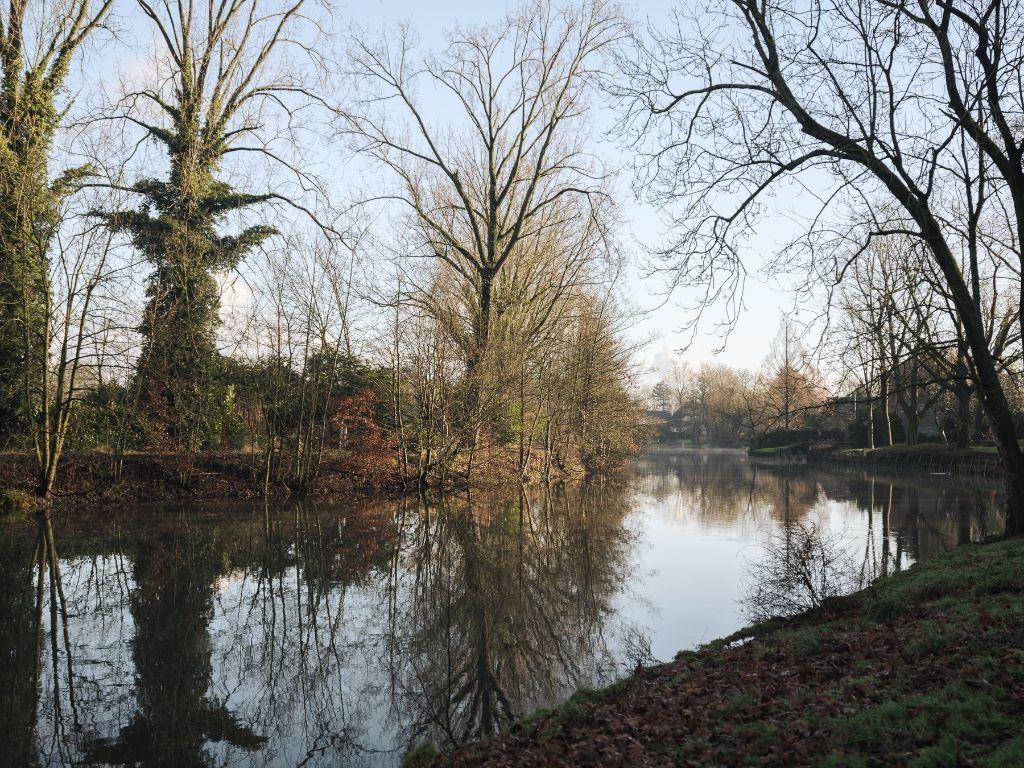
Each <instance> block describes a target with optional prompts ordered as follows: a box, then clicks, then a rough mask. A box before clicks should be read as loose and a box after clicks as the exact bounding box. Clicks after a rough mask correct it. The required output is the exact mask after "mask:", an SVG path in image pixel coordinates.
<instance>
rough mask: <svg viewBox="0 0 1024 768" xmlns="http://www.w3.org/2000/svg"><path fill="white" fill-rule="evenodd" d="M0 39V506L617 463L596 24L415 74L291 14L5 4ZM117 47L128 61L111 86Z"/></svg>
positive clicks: (585, 19)
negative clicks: (233, 483)
mask: <svg viewBox="0 0 1024 768" xmlns="http://www.w3.org/2000/svg"><path fill="white" fill-rule="evenodd" d="M538 10H539V11H541V12H537V11H538ZM118 14H123V15H118ZM2 21H3V24H2V29H0V77H2V94H0V125H2V135H0V360H2V366H0V409H2V411H0V450H2V451H4V454H3V457H4V458H3V464H4V467H3V470H4V471H3V478H2V483H3V484H6V485H8V486H10V487H12V488H13V489H15V490H12V491H11V492H10V493H9V494H8V501H9V502H10V503H12V504H14V503H19V504H20V503H21V502H22V501H24V498H23V497H24V494H25V493H28V494H30V495H33V496H35V497H38V498H40V499H47V498H49V497H51V496H52V495H54V493H55V490H57V489H59V491H60V495H62V496H66V495H68V494H72V495H74V494H76V493H81V492H82V490H83V489H82V488H80V487H76V484H77V483H78V482H79V481H80V480H81V476H82V474H83V473H85V474H86V475H89V476H93V477H99V478H101V480H100V482H101V483H114V484H116V483H118V482H119V481H121V480H122V479H123V477H124V473H125V472H135V473H136V474H138V472H139V471H140V470H139V462H140V457H143V458H145V457H149V458H150V459H153V460H159V461H158V463H157V464H153V463H152V462H150V464H147V465H146V466H148V467H149V469H148V470H146V471H149V472H159V473H162V474H165V475H167V474H170V475H171V476H173V479H174V481H175V482H176V483H177V484H178V485H180V486H181V487H182V488H184V489H187V488H189V487H190V486H194V485H195V484H196V483H197V482H201V480H202V478H203V477H205V476H208V475H209V474H211V472H220V473H225V472H226V473H227V474H232V475H234V476H238V477H244V478H246V479H247V485H248V486H249V487H250V488H257V489H259V490H260V491H262V492H264V493H278V492H287V493H302V492H306V491H310V490H312V489H315V487H316V486H317V483H318V482H320V481H321V480H322V478H323V477H324V476H325V475H327V474H329V475H332V476H334V477H335V478H336V479H337V478H338V477H342V476H344V477H348V478H350V479H351V480H352V483H353V484H355V485H356V486H359V487H362V488H377V487H396V486H398V485H402V486H409V485H413V486H420V487H423V486H451V485H460V484H461V485H465V484H469V483H472V482H475V481H476V479H477V478H479V477H480V476H481V475H483V476H487V477H491V478H493V477H495V476H501V477H511V478H517V479H518V478H522V479H530V478H534V479H536V478H548V479H550V478H561V477H571V476H577V475H581V474H583V473H586V472H594V471H603V470H605V469H607V468H609V467H611V466H614V465H617V464H619V463H621V462H622V461H623V459H624V458H625V457H626V456H627V455H628V454H630V453H631V452H633V451H635V450H636V448H637V446H638V444H639V439H640V435H641V429H642V428H641V426H640V422H641V419H640V418H639V414H640V412H641V408H642V403H641V400H640V398H639V396H638V390H637V386H636V382H635V373H636V371H635V366H634V363H633V361H632V350H631V349H630V347H629V342H628V341H627V339H626V337H625V335H624V328H625V322H626V321H627V319H628V312H627V309H628V308H627V306H626V304H625V301H624V298H623V295H622V291H621V288H620V283H621V280H620V276H621V275H622V274H623V269H624V255H623V249H622V246H621V244H620V243H619V242H618V240H617V238H616V234H615V232H616V230H617V216H618V211H617V207H616V203H615V199H614V196H613V194H612V189H611V185H612V174H611V172H610V170H609V169H607V168H605V166H604V164H603V163H602V162H601V161H600V160H599V159H598V158H597V157H596V156H595V155H594V154H593V152H592V143H591V137H592V135H593V133H594V131H593V128H592V126H593V123H594V119H593V116H592V114H591V113H592V111H593V108H594V105H595V103H596V94H597V89H598V84H599V83H598V80H599V75H601V74H602V73H603V72H605V71H607V62H608V61H609V59H610V50H609V49H610V47H611V46H612V44H613V43H616V42H617V41H619V40H620V39H621V36H622V34H623V31H624V26H623V21H622V19H621V17H620V16H619V15H618V13H615V12H611V11H610V9H608V8H605V7H604V6H603V5H600V4H592V5H586V4H585V5H579V6H573V7H567V8H564V9H563V8H556V7H555V6H553V5H552V6H548V5H538V6H536V7H532V6H531V7H524V8H522V9H518V10H515V11H513V12H511V13H510V14H509V15H508V16H507V17H506V18H505V19H504V20H502V21H500V22H499V23H497V24H495V25H493V26H490V27H487V28H484V29H479V30H470V31H455V32H453V33H452V34H451V35H450V37H449V40H448V43H447V46H446V47H444V48H443V49H442V50H438V51H435V52H432V53H430V52H423V51H420V50H418V49H417V48H416V46H415V45H414V43H413V41H412V39H411V36H409V35H407V34H405V33H402V34H399V35H398V36H397V37H385V36H382V37H380V38H376V37H374V36H373V35H371V34H369V33H364V32H363V31H359V30H354V31H352V32H351V34H338V33H336V32H329V31H328V28H329V27H330V26H331V22H332V17H331V15H330V14H325V12H324V11H323V9H321V8H319V7H317V8H314V7H313V5H312V4H311V3H307V2H305V0H248V1H247V2H233V1H231V0H220V1H219V2H215V3H200V2H195V1H194V0H187V1H186V2H183V3H178V4H174V5H170V4H159V3H157V4H154V3H150V2H148V0H137V2H136V1H133V2H126V3H124V4H122V6H120V7H118V8H117V9H115V3H114V2H113V0H102V1H100V0H73V1H72V2H69V3H62V4H58V5H46V6H42V5H38V7H37V4H36V3H34V2H33V1H32V0H20V2H15V3H13V4H12V5H11V6H10V10H9V11H7V12H6V13H5V14H4V15H3V19H2ZM122 27H124V28H122ZM125 28H127V29H129V30H130V34H131V35H134V36H136V37H137V38H138V39H139V41H140V43H141V44H140V46H139V47H138V49H137V50H145V51H146V53H145V54H144V55H143V56H142V58H141V59H140V61H139V62H138V63H139V66H138V67H137V68H136V69H137V70H138V72H129V73H126V72H123V71H120V70H117V71H115V70H113V68H112V67H111V66H110V65H109V61H110V59H109V58H107V57H109V56H110V55H111V53H112V52H118V53H120V54H126V53H127V52H128V51H129V50H130V49H129V48H126V47H125V45H124V40H123V39H122V34H121V33H125V34H128V33H127V32H125ZM147 42H148V43H149V45H146V43H147ZM325 50H330V51H331V53H330V54H329V55H328V54H325V53H323V51H325ZM335 54H337V57H341V58H342V59H343V62H340V63H339V61H337V60H335V59H336V56H335ZM107 70H110V71H107ZM118 78H120V79H119V80H118ZM112 81H113V82H116V85H111V82H112ZM425 92H426V95H425ZM370 175H372V176H373V177H374V183H373V184H372V185H366V188H365V189H364V188H362V187H361V185H362V183H363V180H365V179H366V178H367V177H368V176H370ZM339 190H341V191H339ZM86 454H88V455H89V456H91V459H90V461H89V462H88V463H87V467H85V468H83V466H82V465H81V462H80V461H79V462H78V463H75V459H76V458H80V457H81V456H82V455H86ZM62 461H64V463H65V464H66V465H67V466H68V467H69V468H70V467H72V466H74V468H75V472H74V473H73V476H70V477H65V478H64V479H63V480H62V479H61V478H62V474H61V467H62ZM69 471H70V470H69ZM97 473H98V474H97ZM92 485H93V486H95V485H96V483H95V482H94V483H92ZM93 490H95V488H94V489H93ZM19 493H20V494H21V495H19Z"/></svg>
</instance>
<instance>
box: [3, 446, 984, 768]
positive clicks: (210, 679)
mask: <svg viewBox="0 0 1024 768" xmlns="http://www.w3.org/2000/svg"><path fill="white" fill-rule="evenodd" d="M999 506H1000V505H999V497H998V492H997V491H995V490H993V488H991V487H987V486H985V485H975V486H970V485H964V484H963V483H961V482H958V481H955V480H953V479H950V478H933V477H919V478H902V479H901V478H885V477H873V476H867V475H864V474H863V473H859V474H857V473H823V472H821V471H812V470H809V469H808V468H806V467H780V466H753V465H751V464H750V463H749V462H748V461H747V460H746V458H745V457H744V456H742V455H741V454H712V453H706V454H696V453H694V454H683V455H676V456H667V457H652V458H649V459H647V460H645V461H642V462H640V463H638V465H637V466H636V468H635V471H634V473H633V475H632V477H631V478H630V479H629V480H628V482H627V483H625V484H624V485H615V484H611V485H593V486H587V487H584V488H581V489H576V490H571V491H557V492H556V491H547V492H545V491H537V492H533V493H530V494H526V493H513V494H507V495H504V496H502V495H497V496H496V495H480V496H458V497H447V498H438V499H427V498H409V499H404V500H401V501H396V502H393V503H388V504H378V505H376V506H375V507H372V508H369V509H353V508H343V507H337V506H330V505H324V506H319V507H318V506H316V505H311V504H308V503H307V504H294V505H290V506H288V507H287V508H284V509H274V508H270V507H265V506H264V507H256V508H253V507H245V508H233V509H232V508H226V507H223V506H211V505H205V506H200V507H195V506H193V507H179V508H164V509H159V510H146V511H141V510H140V511H138V512H137V513H135V514H127V513H122V514H117V515H114V514H108V515H104V516H100V517H97V518H90V519H68V520H67V521H62V523H61V525H60V526H59V527H58V529H57V530H56V531H55V523H54V522H53V521H50V520H46V519H41V520H39V521H38V522H37V523H36V524H35V525H34V526H33V527H32V528H25V527H21V528H19V527H11V528H9V529H7V530H5V531H4V532H3V536H4V538H3V539H0V569H2V570H0V610H2V611H3V617H4V620H3V621H2V622H0V651H2V655H0V748H2V752H0V763H5V764H9V765H18V766H22V765H71V764H87V765H88V764H104V765H149V766H158V765H167V766H172V765H173V766H213V765H222V764H232V765H252V766H262V765H281V766H285V765H288V766H291V765H395V764H397V762H398V759H399V757H400V755H401V754H402V752H403V751H404V750H405V749H406V748H408V746H409V745H411V744H415V743H417V742H420V741H423V740H425V739H431V740H432V741H434V742H435V743H438V744H441V745H447V744H452V743H459V742H462V741H464V740H467V739H472V738H477V737H479V736H482V735H487V734H491V733H493V732H495V731H497V730H500V729H501V728H503V727H506V726H507V725H508V724H509V723H510V722H511V721H512V720H514V719H515V718H517V717H519V716H521V715H522V714H523V713H526V712H528V711H530V710H532V709H534V708H536V707H539V706H546V705H549V704H552V703H554V702H555V701H558V700H560V699H562V698H564V697H565V696H567V695H569V694H571V693H572V692H573V691H574V690H575V689H576V688H578V687H581V686H584V685H597V684H602V683H606V682H609V681H610V680H612V679H614V678H616V677H619V676H621V675H623V674H626V673H627V672H629V671H630V670H631V669H632V668H633V667H635V666H636V665H637V664H638V663H646V662H649V661H650V650H649V649H651V648H653V651H654V655H655V656H660V657H661V658H668V657H669V656H670V655H671V653H673V652H674V651H675V650H678V649H679V648H681V647H687V646H691V645H693V644H694V643H696V642H699V641H701V640H708V639H711V637H715V636H719V635H721V634H725V633H727V632H730V631H732V630H734V629H737V628H738V627H739V626H740V625H741V624H742V623H743V622H744V619H743V617H742V615H741V612H740V608H739V606H738V603H737V599H738V598H739V597H740V596H741V586H742V580H743V578H744V576H745V574H746V573H747V569H748V564H749V562H750V561H752V560H753V561H755V562H756V560H757V558H758V556H759V553H762V552H763V551H764V544H765V542H767V541H768V540H769V539H770V538H771V537H772V536H773V535H779V534H781V535H783V536H785V535H786V532H787V531H790V530H795V529H796V528H797V527H799V526H802V525H814V526H817V527H820V528H821V529H823V530H828V531H832V532H833V534H837V535H838V534H840V533H841V535H842V537H843V541H844V542H845V543H844V546H847V548H848V554H849V555H850V557H851V558H853V559H854V561H855V562H856V564H857V568H858V569H859V572H860V574H861V577H862V578H863V579H872V578H876V577H878V576H882V575H885V574H887V573H891V572H892V571H895V570H898V569H900V568H905V567H907V565H908V564H909V563H911V562H913V561H914V560H916V559H919V558H923V557H928V556H931V555H932V554H934V553H936V552H938V551H940V550H942V549H944V548H946V547H948V546H952V545H954V544H956V543H958V542H962V541H966V540H976V539H978V538H981V537H983V536H984V535H986V534H987V533H992V532H996V531H998V530H999V528H1000V526H1001V519H1000V517H999Z"/></svg>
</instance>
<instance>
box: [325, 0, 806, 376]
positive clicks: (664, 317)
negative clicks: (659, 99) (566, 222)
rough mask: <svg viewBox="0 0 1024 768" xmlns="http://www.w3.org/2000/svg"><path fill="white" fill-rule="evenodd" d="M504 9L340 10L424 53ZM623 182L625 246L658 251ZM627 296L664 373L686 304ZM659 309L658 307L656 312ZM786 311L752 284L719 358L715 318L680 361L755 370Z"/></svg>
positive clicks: (661, 3) (634, 291) (456, 1)
mask: <svg viewBox="0 0 1024 768" xmlns="http://www.w3.org/2000/svg"><path fill="white" fill-rule="evenodd" d="M510 5H511V3H507V2H493V1H492V2H487V1H483V2H481V1H480V0H475V1H474V0H435V2H423V1H422V0H421V1H417V0H369V2H367V3H365V4H352V3H350V4H346V5H344V6H342V7H341V8H340V9H339V10H340V11H341V13H342V14H344V15H346V16H348V17H349V18H351V19H353V20H355V21H357V23H358V24H359V25H360V26H362V27H364V28H367V29H379V28H381V27H382V26H385V25H394V24H397V23H399V22H403V21H404V22H408V23H409V24H410V26H411V27H412V28H413V29H415V30H416V31H417V34H418V36H419V38H420V42H421V45H422V47H424V48H428V49H429V48H436V47H438V46H440V45H442V44H443V42H444V30H445V29H447V28H450V27H451V26H453V25H476V24H486V23H488V22H491V21H494V20H496V19H498V18H499V17H500V16H501V15H502V14H503V13H504V11H505V10H506V9H507V8H508V7H510ZM674 5H675V2H674V0H646V1H645V2H643V3H634V4H632V5H631V6H630V5H627V10H628V11H629V12H631V13H633V14H635V15H636V16H637V17H640V18H643V17H647V18H650V19H651V20H652V21H654V22H657V21H658V20H659V19H664V18H667V16H668V14H669V13H670V11H671V9H672V7H673V6H674ZM601 151H604V152H608V153H615V154H616V155H620V154H621V153H620V150H619V149H618V148H617V147H616V146H614V145H613V144H611V143H609V144H606V145H603V146H602V148H601ZM621 159H622V160H626V159H627V158H621ZM628 182H629V179H628V178H627V179H623V182H622V184H621V188H622V200H621V202H622V204H623V206H624V208H625V211H626V217H627V231H626V232H625V233H624V238H623V239H624V240H625V241H626V242H627V243H628V245H629V246H630V248H631V250H632V251H634V252H636V251H638V250H639V249H640V245H639V244H638V242H637V241H639V242H640V243H643V244H656V243H657V242H658V241H659V240H660V239H661V237H662V235H663V232H664V228H663V225H662V223H661V221H660V220H659V214H658V211H656V210H654V209H651V208H650V207H649V206H646V205H643V204H641V203H639V202H637V201H636V200H635V199H634V197H633V195H632V193H631V192H630V190H629V183H628ZM784 237H785V233H784V231H783V230H782V229H781V228H779V229H777V228H776V227H773V226H771V225H768V226H767V228H766V231H765V236H764V237H763V238H761V239H760V242H761V243H763V245H765V246H768V247H775V246H776V245H777V244H778V243H779V242H781V240H782V239H783V238H784ZM751 263H752V264H753V265H754V266H756V265H757V264H758V260H757V256H755V255H754V254H752V255H751ZM629 288H630V294H631V296H632V298H633V300H634V301H635V302H636V303H637V304H638V305H639V306H641V307H643V308H644V309H647V310H653V311H651V312H650V314H649V315H648V316H647V317H646V318H645V319H644V320H643V321H642V322H641V323H640V324H639V325H638V326H637V328H636V329H635V331H634V333H635V335H636V337H637V338H645V337H647V336H652V335H653V336H655V337H656V338H655V339H654V340H653V341H652V342H651V343H650V344H649V345H648V346H647V348H646V350H645V352H644V353H643V358H644V361H645V363H646V365H648V366H651V367H654V368H657V367H659V366H664V365H667V363H668V361H669V359H670V358H671V355H672V350H673V349H676V348H678V347H680V346H682V345H683V344H684V343H685V340H686V339H687V338H688V334H687V333H683V332H681V331H680V326H681V325H682V323H683V322H684V320H685V313H684V312H683V310H682V309H681V307H680V306H679V304H680V303H681V302H682V303H685V298H686V297H685V295H683V294H678V295H676V296H674V297H673V298H671V299H670V300H669V301H668V302H667V303H666V302H665V299H664V297H663V296H662V295H661V286H660V284H659V281H658V279H657V278H654V279H650V280H644V279H642V278H641V277H640V276H639V275H637V274H634V275H633V276H632V277H631V279H630V281H629ZM659 305H662V306H660V308H657V309H654V308H655V307H659ZM791 306H792V297H791V296H789V295H788V294H787V293H786V292H784V291H782V290H781V289H779V288H778V287H777V286H771V285H764V284H760V283H758V282H757V281H756V280H751V281H750V282H749V284H748V286H747V293H746V307H747V308H746V310H745V311H744V313H743V315H742V317H741V318H740V321H739V323H738V324H737V326H736V328H735V330H734V331H733V333H732V334H731V336H730V337H729V339H728V343H727V345H726V348H725V350H724V351H722V352H721V354H719V355H717V356H713V355H712V350H713V349H715V348H717V347H719V346H720V345H721V341H720V339H719V338H717V337H714V336H710V335H709V334H710V333H712V332H713V325H714V320H715V319H717V318H718V317H719V316H718V315H714V314H712V315H710V316H709V317H708V319H707V322H704V323H702V324H701V326H700V328H699V331H698V335H697V338H696V340H695V342H694V344H693V345H692V346H691V348H690V351H689V352H688V353H687V355H686V357H687V358H688V359H689V360H691V361H692V362H694V363H696V362H699V361H702V360H716V361H720V362H724V363H728V364H730V365H734V366H737V367H744V368H756V367H758V366H759V365H760V363H761V361H762V359H763V358H764V357H765V356H766V355H767V352H768V348H769V346H770V344H771V341H772V339H773V337H774V336H775V333H776V331H777V329H778V325H779V322H780V320H781V317H782V312H783V308H789V307H791Z"/></svg>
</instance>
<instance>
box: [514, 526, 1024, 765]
mask: <svg viewBox="0 0 1024 768" xmlns="http://www.w3.org/2000/svg"><path fill="white" fill-rule="evenodd" d="M740 640H742V641H744V642H743V643H742V644H737V641H740ZM823 669H824V670H827V673H822V670H823ZM780 670H785V676H781V677H780V676H778V672H779V671H780ZM716 673H721V676H720V677H714V678H713V679H715V680H718V681H719V682H718V683H717V684H716V685H710V686H708V685H704V684H703V683H701V684H697V683H696V682H695V683H694V684H693V685H689V683H690V681H691V680H694V681H697V680H705V679H708V676H709V675H711V676H714V675H715V674H716ZM805 678H806V682H804V680H805ZM766 691H770V692H771V693H770V694H767V693H766ZM1022 692H1024V539H1014V540H1006V541H997V542H992V543H987V544H981V545H965V546H962V547H959V548H957V549H955V550H952V551H950V552H947V553H945V554H943V555H941V556H939V557H937V558H934V559H932V560H929V561H926V562H924V563H920V564H918V565H915V566H913V567H912V568H909V569H907V570H905V571H902V572H899V573H897V574H895V575H894V576H891V577H889V578H886V579H884V580H881V581H879V582H876V583H875V584H874V585H872V586H871V587H869V588H867V589H865V590H863V591H861V592H859V593H857V594H855V595H851V596H850V597H848V598H841V599H839V600H837V601H834V602H833V603H831V604H829V605H827V606H825V607H824V608H822V609H819V610H817V611H815V612H812V613H810V614H805V615H804V616H799V617H795V618H794V619H789V620H775V621H769V622H765V623H762V624H758V625H755V626H751V627H747V628H745V629H742V630H740V631H739V632H736V633H734V634H733V635H731V636H729V637H726V638H722V639H720V640H716V641H713V642H711V643H708V644H707V645H704V646H702V647H701V648H699V649H697V650H695V651H683V652H680V653H679V654H678V655H677V656H676V659H675V661H674V662H671V663H670V665H669V666H668V667H664V668H655V669H651V670H646V671H644V672H642V673H640V674H638V675H637V676H635V677H634V678H632V679H631V680H629V681H624V682H622V683H619V684H617V685H616V686H613V687H611V688H607V689H602V690H589V689H585V690H581V691H579V692H577V693H576V694H575V695H574V696H573V697H572V698H571V699H570V700H569V701H567V702H566V703H565V704H563V705H561V706H559V707H556V708H554V709H547V710H542V711H539V712H536V713H534V714H533V715H531V716H529V717H527V718H525V719H524V720H522V721H520V722H519V723H517V725H516V726H515V727H514V729H513V730H514V732H515V733H517V734H519V737H520V738H526V739H531V738H532V739H539V740H540V741H541V743H544V744H549V745H551V746H550V747H549V749H551V750H552V754H553V755H555V756H556V757H557V755H558V754H562V752H560V751H559V750H561V749H562V748H563V747H564V745H565V743H567V742H571V741H573V740H575V739H579V740H581V741H585V740H587V739H589V738H593V737H594V734H591V733H589V731H588V729H590V728H594V727H595V726H594V725H593V723H594V722H596V721H595V720H594V719H593V716H594V712H595V709H596V708H600V712H601V715H600V720H599V722H601V723H602V724H607V723H609V722H614V721H615V718H616V717H618V715H617V714H616V711H617V710H616V708H617V707H620V706H621V707H623V708H624V709H626V711H628V707H629V706H632V704H631V702H634V701H636V700H637V699H640V700H644V701H658V702H659V704H658V709H660V708H661V707H665V708H667V710H666V711H668V710H671V711H683V712H689V713H691V714H688V715H687V717H694V716H695V715H694V714H692V713H697V716H698V718H699V713H707V718H708V719H707V721H705V722H710V723H712V724H713V725H711V726H710V727H708V726H705V730H703V731H700V730H697V731H695V730H693V729H691V728H690V727H689V726H687V725H686V724H684V723H683V722H682V721H675V720H668V721H666V722H667V726H666V725H665V723H662V729H663V730H661V731H657V732H656V733H657V735H656V736H651V737H650V738H649V740H648V741H647V742H645V748H646V749H648V750H649V754H651V755H660V756H662V757H664V758H665V759H670V761H672V762H677V763H680V764H723V765H762V766H764V765H775V764H778V761H779V760H780V759H782V758H781V757H780V755H784V754H789V753H788V752H787V750H789V749H790V748H791V747H792V745H793V743H794V738H796V739H797V743H798V744H800V745H802V748H803V751H801V752H799V754H801V755H804V759H803V760H802V761H800V762H794V763H793V764H800V765H815V766H818V765H820V766H832V767H833V768H839V767H840V766H842V767H845V768H853V767H856V766H864V767H865V768H866V767H868V766H872V767H873V766H882V765H900V766H908V767H912V768H933V767H935V768H938V767H940V766H950V767H951V768H952V767H953V766H965V765H971V766H985V767H987V768H1001V767H1004V766H1024V693H1022ZM673 707H675V709H673ZM658 709H655V710H651V711H658ZM630 722H634V723H642V722H643V719H640V720H630ZM600 727H601V728H604V727H606V725H602V726H600ZM633 727H635V726H633ZM665 727H667V728H668V729H669V731H668V733H667V735H666V732H665V731H664V728H665ZM673 729H675V731H673ZM794 733H796V734H797V736H794ZM699 734H704V735H699ZM636 737H637V738H641V736H640V735H639V734H636ZM556 744H558V745H562V746H556ZM508 754H513V755H514V752H513V753H506V756H507V755H508ZM787 759H788V758H787ZM709 761H710V762H709ZM555 763H557V760H555Z"/></svg>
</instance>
